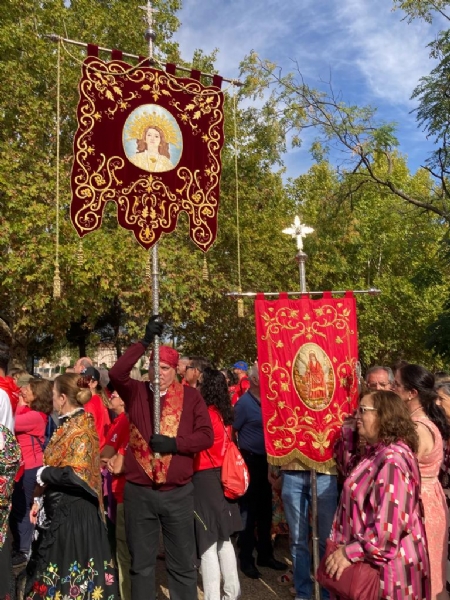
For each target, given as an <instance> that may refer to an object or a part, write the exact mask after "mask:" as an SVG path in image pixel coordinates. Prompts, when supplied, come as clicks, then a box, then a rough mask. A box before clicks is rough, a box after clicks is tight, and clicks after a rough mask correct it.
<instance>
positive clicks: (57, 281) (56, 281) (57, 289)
mask: <svg viewBox="0 0 450 600" xmlns="http://www.w3.org/2000/svg"><path fill="white" fill-rule="evenodd" d="M57 60H58V62H57V66H56V191H55V193H56V247H55V274H54V277H53V297H54V298H60V297H61V277H60V274H59V179H60V166H59V162H60V140H59V138H60V133H61V132H60V129H61V115H60V112H61V107H60V95H61V42H58V53H57Z"/></svg>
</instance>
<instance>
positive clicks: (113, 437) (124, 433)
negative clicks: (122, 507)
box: [105, 413, 130, 504]
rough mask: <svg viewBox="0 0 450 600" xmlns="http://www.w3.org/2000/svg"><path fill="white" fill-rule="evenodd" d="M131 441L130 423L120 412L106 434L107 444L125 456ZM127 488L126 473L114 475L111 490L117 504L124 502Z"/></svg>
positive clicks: (124, 414)
mask: <svg viewBox="0 0 450 600" xmlns="http://www.w3.org/2000/svg"><path fill="white" fill-rule="evenodd" d="M129 441H130V423H129V421H128V417H127V415H126V413H122V414H120V415H119V416H118V417H117V418H116V419H114V421H113V422H112V424H111V427H110V428H109V431H108V435H107V436H106V444H105V446H111V447H112V448H114V451H115V452H116V454H121V455H122V456H125V454H126V451H127V448H128V443H129ZM124 489H125V473H120V474H119V475H113V478H112V485H111V490H112V493H113V494H114V498H115V499H116V502H117V504H120V503H122V502H123V491H124Z"/></svg>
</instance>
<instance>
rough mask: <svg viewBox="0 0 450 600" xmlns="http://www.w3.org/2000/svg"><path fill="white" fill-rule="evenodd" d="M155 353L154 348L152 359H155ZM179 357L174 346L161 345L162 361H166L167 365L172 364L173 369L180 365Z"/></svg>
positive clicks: (160, 357)
mask: <svg viewBox="0 0 450 600" xmlns="http://www.w3.org/2000/svg"><path fill="white" fill-rule="evenodd" d="M153 354H154V353H153V350H152V353H151V355H150V360H151V361H152V360H153ZM179 358H180V356H179V354H178V352H177V351H176V350H175V349H174V348H171V347H170V346H160V347H159V360H160V362H163V363H166V364H167V365H169V366H171V367H172V368H173V369H176V368H177V366H178V360H179Z"/></svg>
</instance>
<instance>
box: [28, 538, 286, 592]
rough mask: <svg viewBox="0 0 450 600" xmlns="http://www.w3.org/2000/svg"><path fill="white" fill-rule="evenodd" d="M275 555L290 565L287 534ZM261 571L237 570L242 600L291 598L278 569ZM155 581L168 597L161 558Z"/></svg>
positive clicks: (164, 569)
mask: <svg viewBox="0 0 450 600" xmlns="http://www.w3.org/2000/svg"><path fill="white" fill-rule="evenodd" d="M275 557H276V558H277V559H278V560H281V561H282V562H285V563H286V565H287V566H288V567H290V566H291V559H290V553H289V547H288V540H287V536H280V537H279V538H278V539H277V541H276V544H275ZM258 569H259V570H260V571H261V573H262V575H263V576H262V578H261V579H249V578H248V577H246V576H245V575H243V574H242V573H241V572H240V571H239V579H240V582H241V590H242V595H241V599H242V600H256V599H260V598H261V599H266V598H267V599H273V600H276V599H280V600H293V597H292V595H291V594H290V592H289V588H290V585H281V584H279V583H278V581H277V577H279V576H280V572H279V571H273V570H272V569H265V568H263V567H258ZM17 575H18V594H17V600H23V593H20V592H21V591H22V590H21V589H20V588H21V587H22V586H21V585H20V584H21V583H24V582H23V578H22V577H21V576H20V574H19V573H17ZM156 583H157V593H158V600H165V599H166V598H169V590H168V588H167V574H166V568H165V562H164V561H163V560H158V561H157V569H156ZM198 597H199V600H203V590H202V581H201V576H199V586H198Z"/></svg>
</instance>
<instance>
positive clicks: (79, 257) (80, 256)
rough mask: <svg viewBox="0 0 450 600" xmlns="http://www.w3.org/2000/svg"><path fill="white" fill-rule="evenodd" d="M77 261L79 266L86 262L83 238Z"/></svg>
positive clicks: (79, 245) (79, 246)
mask: <svg viewBox="0 0 450 600" xmlns="http://www.w3.org/2000/svg"><path fill="white" fill-rule="evenodd" d="M77 263H78V266H79V267H81V266H82V265H83V263H84V254H83V242H82V241H81V240H80V243H79V244H78V253H77Z"/></svg>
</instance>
